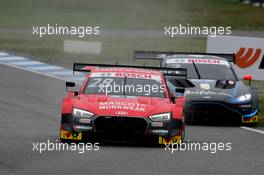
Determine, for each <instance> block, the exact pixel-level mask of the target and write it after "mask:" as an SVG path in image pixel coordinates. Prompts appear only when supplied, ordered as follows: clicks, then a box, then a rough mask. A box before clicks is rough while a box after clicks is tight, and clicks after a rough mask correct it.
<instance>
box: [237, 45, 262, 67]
mask: <svg viewBox="0 0 264 175" xmlns="http://www.w3.org/2000/svg"><path fill="white" fill-rule="evenodd" d="M260 55H261V49H260V48H257V49H256V50H255V51H254V49H253V48H248V49H246V48H244V47H241V48H240V49H239V51H238V52H237V53H236V64H237V66H238V67H240V68H242V69H244V68H248V67H250V66H252V65H253V64H254V63H255V62H256V61H257V60H258V59H259V58H260ZM259 69H264V57H263V58H262V61H261V63H260V65H259Z"/></svg>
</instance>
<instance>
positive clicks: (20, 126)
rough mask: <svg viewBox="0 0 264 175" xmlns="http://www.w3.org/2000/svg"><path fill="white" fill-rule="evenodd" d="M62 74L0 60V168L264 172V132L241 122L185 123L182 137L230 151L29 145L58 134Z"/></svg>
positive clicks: (4, 170)
mask: <svg viewBox="0 0 264 175" xmlns="http://www.w3.org/2000/svg"><path fill="white" fill-rule="evenodd" d="M64 84H65V82H64V81H63V80H59V79H55V78H51V77H47V76H44V75H39V74H35V73H32V72H27V71H24V70H19V69H16V68H12V67H9V66H5V65H0V138H1V142H0V174H2V175H4V174H127V175H129V174H151V175H153V174H157V175H158V174H183V175H187V174H210V175H211V174H239V175H241V174H251V175H253V174H263V173H264V134H262V133H256V132H252V131H249V130H246V129H242V128H240V127H219V126H214V127H213V126H187V129H186V140H190V142H198V143H203V142H206V143H211V142H223V143H227V142H231V143H232V150H231V151H218V152H216V153H215V154H212V153H210V151H175V152H174V153H173V154H172V153H171V152H170V151H169V150H165V146H164V147H140V146H128V145H127V146H124V145H116V144H115V145H111V144H110V145H105V146H100V149H99V151H86V152H84V153H83V154H80V153H78V152H77V151H45V152H43V153H41V154H40V153H39V152H37V151H33V146H32V144H33V143H35V142H47V141H48V140H51V141H53V142H56V140H58V129H59V123H60V102H61V99H62V97H63V96H64V95H65V87H64Z"/></svg>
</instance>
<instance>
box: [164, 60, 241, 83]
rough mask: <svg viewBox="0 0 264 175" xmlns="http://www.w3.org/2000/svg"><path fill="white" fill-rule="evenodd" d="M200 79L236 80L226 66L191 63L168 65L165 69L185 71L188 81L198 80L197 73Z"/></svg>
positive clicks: (229, 68) (228, 66)
mask: <svg viewBox="0 0 264 175" xmlns="http://www.w3.org/2000/svg"><path fill="white" fill-rule="evenodd" d="M195 66H196V68H197V71H198V72H199V74H200V78H201V79H212V80H223V79H226V80H234V81H235V80H236V77H235V75H234V73H233V71H232V69H231V67H230V65H226V64H197V63H195V65H194V64H193V63H168V64H166V67H177V68H186V69H187V78H188V79H199V76H198V73H197V72H196V70H195Z"/></svg>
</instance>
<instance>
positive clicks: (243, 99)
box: [236, 94, 251, 101]
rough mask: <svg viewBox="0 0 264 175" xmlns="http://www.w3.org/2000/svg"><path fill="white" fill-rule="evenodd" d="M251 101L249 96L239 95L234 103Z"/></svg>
mask: <svg viewBox="0 0 264 175" xmlns="http://www.w3.org/2000/svg"><path fill="white" fill-rule="evenodd" d="M250 99H251V94H245V95H240V96H238V97H237V98H236V101H247V100H250Z"/></svg>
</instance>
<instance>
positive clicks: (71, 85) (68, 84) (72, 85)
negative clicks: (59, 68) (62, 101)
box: [65, 81, 75, 91]
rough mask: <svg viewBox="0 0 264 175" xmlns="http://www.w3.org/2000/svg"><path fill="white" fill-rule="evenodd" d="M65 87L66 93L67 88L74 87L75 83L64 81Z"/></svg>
mask: <svg viewBox="0 0 264 175" xmlns="http://www.w3.org/2000/svg"><path fill="white" fill-rule="evenodd" d="M65 85H66V91H68V87H74V86H75V83H74V82H68V81H66V83H65Z"/></svg>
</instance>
